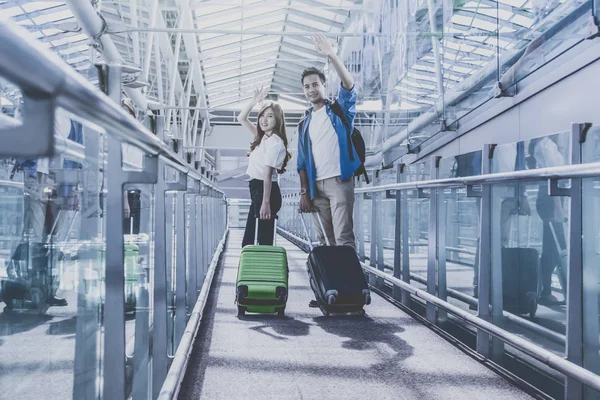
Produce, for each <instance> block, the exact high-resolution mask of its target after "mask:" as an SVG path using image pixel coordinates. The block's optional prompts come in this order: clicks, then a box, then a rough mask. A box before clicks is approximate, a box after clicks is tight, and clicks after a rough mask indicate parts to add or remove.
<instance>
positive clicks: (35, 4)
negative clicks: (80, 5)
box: [21, 1, 66, 13]
mask: <svg viewBox="0 0 600 400" xmlns="http://www.w3.org/2000/svg"><path fill="white" fill-rule="evenodd" d="M65 4H66V3H65V2H62V1H58V2H50V1H32V2H29V3H23V4H22V5H21V7H23V10H25V11H26V12H28V13H30V12H34V11H41V10H47V9H49V8H54V7H58V6H64V5H65Z"/></svg>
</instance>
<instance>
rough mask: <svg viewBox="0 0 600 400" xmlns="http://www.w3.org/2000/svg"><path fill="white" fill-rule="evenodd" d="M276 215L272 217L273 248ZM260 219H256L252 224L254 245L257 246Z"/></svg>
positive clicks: (275, 233) (275, 236)
mask: <svg viewBox="0 0 600 400" xmlns="http://www.w3.org/2000/svg"><path fill="white" fill-rule="evenodd" d="M277 218H278V217H277V215H276V216H274V217H273V220H274V221H273V246H275V239H277ZM259 221H260V218H258V217H256V221H255V222H254V245H255V246H256V245H257V244H258V222H259Z"/></svg>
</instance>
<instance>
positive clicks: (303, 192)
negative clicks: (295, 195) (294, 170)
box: [300, 188, 308, 196]
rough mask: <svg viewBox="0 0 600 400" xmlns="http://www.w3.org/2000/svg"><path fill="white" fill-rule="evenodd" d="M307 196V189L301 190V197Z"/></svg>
mask: <svg viewBox="0 0 600 400" xmlns="http://www.w3.org/2000/svg"><path fill="white" fill-rule="evenodd" d="M305 194H308V191H307V190H306V189H304V188H303V189H300V196H303V195H305Z"/></svg>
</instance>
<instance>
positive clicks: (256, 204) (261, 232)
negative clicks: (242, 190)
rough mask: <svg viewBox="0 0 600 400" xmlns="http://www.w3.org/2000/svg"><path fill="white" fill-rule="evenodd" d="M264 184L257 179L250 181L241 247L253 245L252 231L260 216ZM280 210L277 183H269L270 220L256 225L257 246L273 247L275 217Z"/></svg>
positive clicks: (279, 193)
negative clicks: (246, 215) (248, 202)
mask: <svg viewBox="0 0 600 400" xmlns="http://www.w3.org/2000/svg"><path fill="white" fill-rule="evenodd" d="M263 188H264V182H263V181H261V180H259V179H252V180H251V181H250V199H251V200H252V204H251V205H250V209H249V210H248V220H247V221H246V231H245V232H244V239H243V241H242V247H244V246H248V245H251V244H254V229H255V228H256V218H257V217H258V216H259V215H260V207H261V206H262V200H263ZM280 209H281V191H280V190H279V185H278V184H277V182H272V183H271V219H268V220H262V219H261V220H260V221H259V224H258V244H262V245H273V233H274V229H275V216H276V215H277V213H278V212H279V210H280Z"/></svg>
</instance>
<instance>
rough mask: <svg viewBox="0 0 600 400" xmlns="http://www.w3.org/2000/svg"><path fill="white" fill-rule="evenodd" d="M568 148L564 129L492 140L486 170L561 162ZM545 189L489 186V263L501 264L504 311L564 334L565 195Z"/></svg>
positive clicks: (535, 335) (557, 347)
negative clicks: (519, 139)
mask: <svg viewBox="0 0 600 400" xmlns="http://www.w3.org/2000/svg"><path fill="white" fill-rule="evenodd" d="M570 154H571V150H570V133H568V132H564V133H560V134H555V135H550V136H546V137H542V138H537V139H533V140H530V141H525V142H517V143H512V144H507V145H503V146H498V147H497V148H496V149H495V150H494V154H493V159H492V163H491V172H492V173H494V172H509V171H516V170H524V169H535V168H543V167H552V166H560V165H567V164H569V163H570ZM548 193H549V191H548V183H547V182H546V181H539V182H528V183H523V184H500V185H494V186H493V188H492V207H491V209H492V230H493V233H492V253H491V254H492V258H493V259H494V260H496V261H493V262H492V264H493V265H492V268H500V270H501V272H500V275H501V276H502V287H501V288H500V289H501V291H502V303H503V310H504V311H506V312H509V313H511V314H514V315H518V316H521V317H530V318H531V320H532V321H533V322H535V323H536V324H537V325H539V326H540V327H542V328H545V329H547V330H550V331H554V332H556V333H558V334H561V335H564V334H565V332H566V318H567V313H566V301H567V298H566V277H567V276H568V246H567V238H568V226H569V220H568V218H569V206H570V200H569V199H568V198H564V197H554V196H550V195H549V194H548ZM492 276H493V273H492ZM496 289H499V288H496ZM533 316H535V319H534V318H533ZM504 323H505V325H504V326H503V327H504V328H505V329H507V330H509V331H511V332H514V333H517V334H520V335H522V336H524V337H526V338H527V339H529V340H531V341H533V342H535V343H536V344H538V345H540V346H542V347H545V348H547V349H549V350H551V351H554V352H556V353H557V354H563V353H564V350H565V348H564V343H558V342H557V341H556V340H554V339H552V337H553V336H552V335H547V334H544V332H543V330H542V331H539V330H536V331H534V330H532V329H524V328H523V327H522V326H519V325H518V324H515V323H514V321H513V322H509V321H504ZM554 337H556V336H554Z"/></svg>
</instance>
